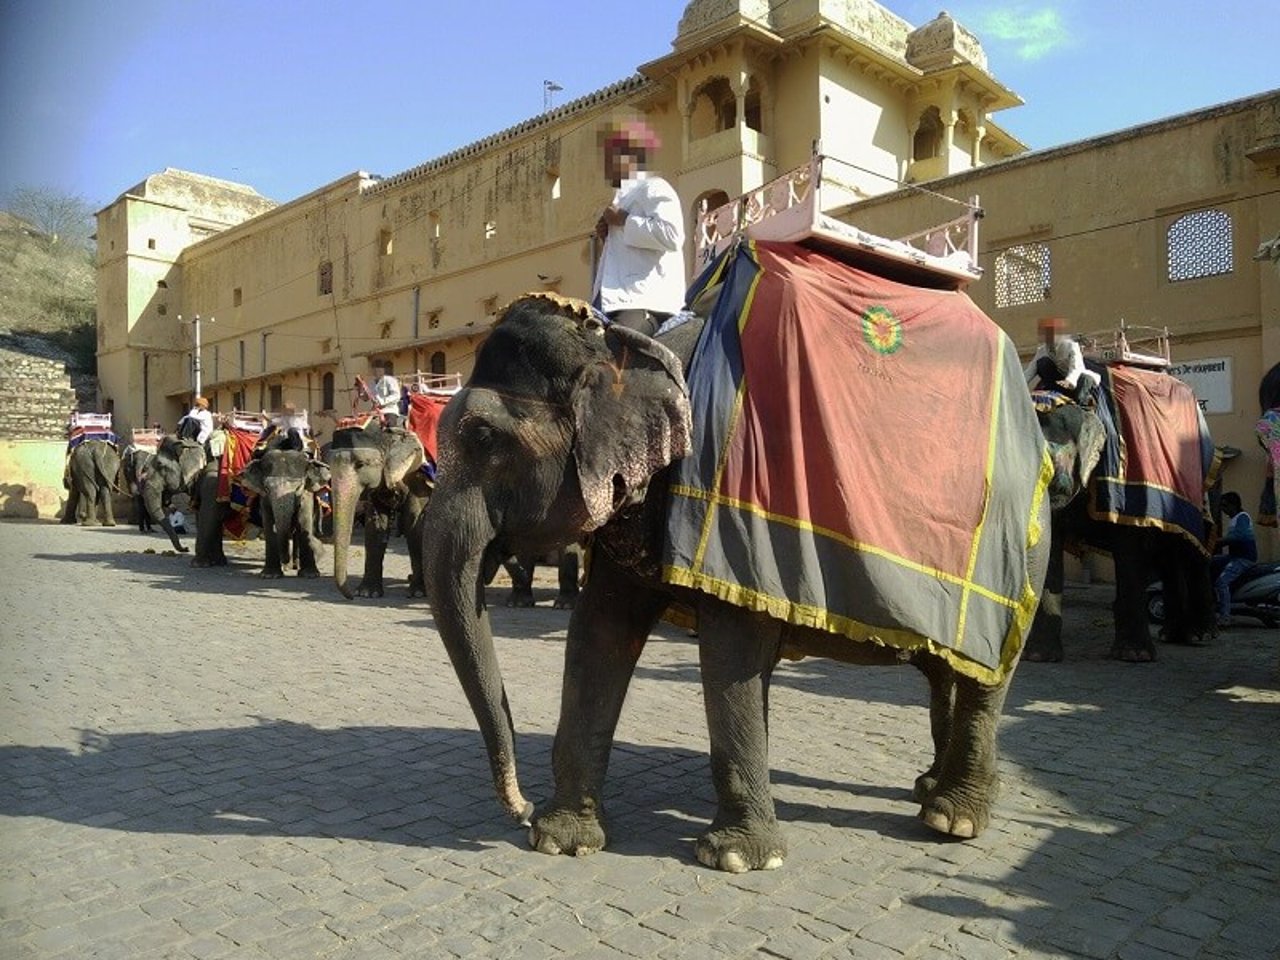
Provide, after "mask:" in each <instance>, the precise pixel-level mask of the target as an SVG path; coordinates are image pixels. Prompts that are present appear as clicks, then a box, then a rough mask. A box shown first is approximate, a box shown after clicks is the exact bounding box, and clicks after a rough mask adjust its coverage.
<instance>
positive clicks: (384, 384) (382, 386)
mask: <svg viewBox="0 0 1280 960" xmlns="http://www.w3.org/2000/svg"><path fill="white" fill-rule="evenodd" d="M373 377H374V379H373V383H371V384H370V385H369V395H370V397H372V398H373V405H374V406H375V407H377V408H378V411H379V413H381V414H382V421H383V423H385V424H386V425H387V426H389V427H395V426H399V424H400V381H399V380H397V379H396V378H395V377H394V376H392V374H391V368H390V367H389V366H387V364H386V363H382V362H379V363H375V364H374V365H373Z"/></svg>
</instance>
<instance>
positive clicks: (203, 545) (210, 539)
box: [191, 469, 227, 567]
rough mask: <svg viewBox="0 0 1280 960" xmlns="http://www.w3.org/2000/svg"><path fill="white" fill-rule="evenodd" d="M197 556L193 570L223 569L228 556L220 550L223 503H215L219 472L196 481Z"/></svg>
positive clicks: (209, 473)
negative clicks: (195, 568) (199, 568)
mask: <svg viewBox="0 0 1280 960" xmlns="http://www.w3.org/2000/svg"><path fill="white" fill-rule="evenodd" d="M194 494H195V499H196V501H197V504H196V555H195V558H194V559H192V561H191V565H192V566H193V567H225V566H226V565H227V555H226V554H225V553H224V552H223V550H222V524H223V522H224V521H225V520H226V516H227V507H226V504H223V503H219V502H218V473H217V470H216V469H215V470H211V471H209V472H207V473H206V474H205V475H203V476H201V477H200V478H199V480H197V481H196V489H195V491H194Z"/></svg>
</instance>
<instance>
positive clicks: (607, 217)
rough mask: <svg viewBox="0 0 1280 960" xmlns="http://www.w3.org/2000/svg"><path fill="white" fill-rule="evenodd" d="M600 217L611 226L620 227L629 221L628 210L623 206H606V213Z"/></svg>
mask: <svg viewBox="0 0 1280 960" xmlns="http://www.w3.org/2000/svg"><path fill="white" fill-rule="evenodd" d="M600 219H601V220H603V221H604V222H605V223H607V224H608V225H609V226H611V227H620V226H622V225H623V224H624V223H626V222H627V211H625V210H623V209H622V208H621V207H616V206H608V207H605V208H604V213H602V214H600Z"/></svg>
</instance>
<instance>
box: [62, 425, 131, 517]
mask: <svg viewBox="0 0 1280 960" xmlns="http://www.w3.org/2000/svg"><path fill="white" fill-rule="evenodd" d="M67 473H68V484H69V488H70V491H71V495H70V496H69V497H68V499H67V506H66V511H67V513H66V517H65V518H64V519H66V520H67V522H70V519H69V518H70V517H71V516H72V515H74V516H75V519H76V522H77V523H79V524H80V525H81V526H86V525H89V524H92V523H96V522H97V520H98V518H99V516H101V518H102V525H103V526H104V527H114V526H115V525H116V515H115V507H114V504H113V503H112V498H113V497H114V495H115V492H116V489H117V480H118V478H119V475H120V453H119V451H118V450H116V447H115V444H113V443H110V442H109V441H107V440H85V441H83V442H82V443H80V444H78V445H77V446H76V447H75V448H74V449H73V450H72V451H71V453H70V456H69V459H68V463H67Z"/></svg>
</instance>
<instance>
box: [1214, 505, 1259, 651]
mask: <svg viewBox="0 0 1280 960" xmlns="http://www.w3.org/2000/svg"><path fill="white" fill-rule="evenodd" d="M1222 512H1223V513H1224V514H1225V515H1226V516H1227V517H1229V518H1230V520H1231V522H1230V523H1229V524H1227V529H1226V532H1225V533H1224V535H1223V537H1222V539H1221V540H1219V541H1218V548H1217V549H1218V553H1219V555H1218V556H1215V557H1214V558H1213V566H1212V570H1213V589H1214V593H1216V594H1217V598H1218V626H1220V627H1228V626H1230V625H1231V585H1232V584H1234V583H1235V582H1236V581H1237V580H1239V579H1240V575H1241V574H1242V573H1244V572H1245V571H1246V570H1248V569H1249V568H1250V567H1251V566H1253V565H1254V564H1255V563H1257V562H1258V541H1257V540H1256V539H1255V537H1254V533H1253V519H1252V518H1251V517H1250V516H1249V514H1247V513H1245V512H1244V505H1243V503H1242V502H1241V500H1240V494H1238V493H1236V492H1235V491H1234V490H1228V491H1227V492H1226V493H1224V494H1223V495H1222Z"/></svg>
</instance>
